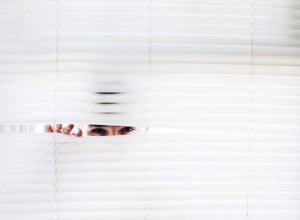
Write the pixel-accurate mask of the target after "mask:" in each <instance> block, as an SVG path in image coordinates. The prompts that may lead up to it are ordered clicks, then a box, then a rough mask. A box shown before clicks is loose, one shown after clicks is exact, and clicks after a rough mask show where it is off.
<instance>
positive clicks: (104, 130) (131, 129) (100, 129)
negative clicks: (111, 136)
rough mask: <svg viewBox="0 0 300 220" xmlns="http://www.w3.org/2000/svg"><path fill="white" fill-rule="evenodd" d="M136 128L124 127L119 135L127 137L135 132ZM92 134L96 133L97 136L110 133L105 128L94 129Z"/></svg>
mask: <svg viewBox="0 0 300 220" xmlns="http://www.w3.org/2000/svg"><path fill="white" fill-rule="evenodd" d="M134 130H135V128H134V127H123V128H122V129H121V130H120V131H119V133H120V135H126V134H128V133H130V132H132V131H134ZM91 132H93V133H95V134H100V135H106V134H107V133H108V131H107V130H106V129H103V128H95V129H92V130H91Z"/></svg>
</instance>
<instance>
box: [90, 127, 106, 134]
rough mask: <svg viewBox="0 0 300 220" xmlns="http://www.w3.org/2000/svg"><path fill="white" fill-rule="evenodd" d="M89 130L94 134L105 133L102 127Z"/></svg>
mask: <svg viewBox="0 0 300 220" xmlns="http://www.w3.org/2000/svg"><path fill="white" fill-rule="evenodd" d="M91 132H93V133H95V134H101V135H105V134H106V130H105V129H102V128H95V129H93V130H91Z"/></svg>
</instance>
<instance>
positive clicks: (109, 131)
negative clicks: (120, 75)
mask: <svg viewBox="0 0 300 220" xmlns="http://www.w3.org/2000/svg"><path fill="white" fill-rule="evenodd" d="M96 94H100V95H105V96H106V95H114V94H120V93H117V92H97V93H96ZM98 104H105V105H114V104H119V103H113V102H109V103H106V102H100V103H98ZM102 114H105V113H102ZM106 114H107V113H106ZM148 130H149V129H148V128H145V127H133V126H114V125H99V124H88V125H82V126H80V127H75V125H74V124H68V125H66V126H64V127H63V125H62V124H56V132H57V133H61V134H66V135H73V136H76V137H81V136H83V135H86V136H112V135H132V134H143V133H147V132H148ZM44 132H45V133H52V132H54V126H51V125H50V124H46V125H44Z"/></svg>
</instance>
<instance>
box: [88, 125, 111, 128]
mask: <svg viewBox="0 0 300 220" xmlns="http://www.w3.org/2000/svg"><path fill="white" fill-rule="evenodd" d="M89 126H93V127H97V128H101V127H107V125H89Z"/></svg>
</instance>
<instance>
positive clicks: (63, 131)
mask: <svg viewBox="0 0 300 220" xmlns="http://www.w3.org/2000/svg"><path fill="white" fill-rule="evenodd" d="M73 128H74V125H73V124H68V125H67V126H65V127H64V128H63V127H62V124H57V125H56V132H57V133H61V134H67V135H74V136H76V137H81V136H82V134H83V132H82V130H81V129H80V128H75V129H74V130H73ZM44 132H45V133H53V128H52V126H51V125H49V124H47V125H45V126H44Z"/></svg>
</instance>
